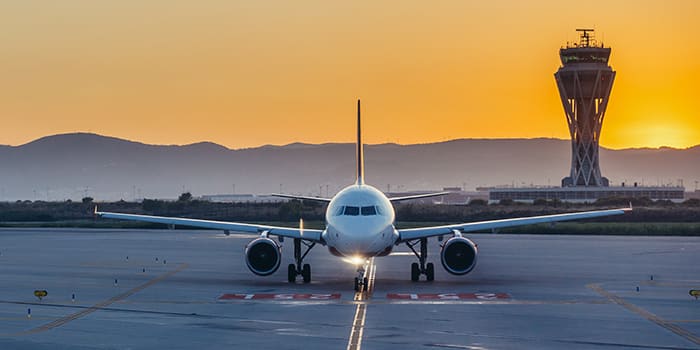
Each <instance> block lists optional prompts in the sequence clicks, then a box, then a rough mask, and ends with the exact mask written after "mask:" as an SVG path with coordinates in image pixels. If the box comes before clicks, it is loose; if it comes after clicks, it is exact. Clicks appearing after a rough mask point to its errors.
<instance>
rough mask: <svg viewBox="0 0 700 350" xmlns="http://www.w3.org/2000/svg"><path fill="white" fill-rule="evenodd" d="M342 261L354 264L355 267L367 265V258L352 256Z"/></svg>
mask: <svg viewBox="0 0 700 350" xmlns="http://www.w3.org/2000/svg"><path fill="white" fill-rule="evenodd" d="M342 260H343V261H345V262H346V263H348V264H353V265H364V264H366V263H367V258H365V257H362V256H352V257H349V258H343V259H342Z"/></svg>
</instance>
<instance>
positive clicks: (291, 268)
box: [287, 264, 297, 283]
mask: <svg viewBox="0 0 700 350" xmlns="http://www.w3.org/2000/svg"><path fill="white" fill-rule="evenodd" d="M287 281H289V283H294V282H296V281H297V267H296V266H295V265H294V264H289V265H288V266H287Z"/></svg>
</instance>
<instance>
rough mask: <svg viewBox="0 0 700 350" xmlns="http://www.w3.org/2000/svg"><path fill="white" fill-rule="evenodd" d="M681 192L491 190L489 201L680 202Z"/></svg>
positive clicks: (655, 189)
mask: <svg viewBox="0 0 700 350" xmlns="http://www.w3.org/2000/svg"><path fill="white" fill-rule="evenodd" d="M684 195H685V188H683V187H676V186H668V187H623V186H615V187H610V186H607V187H603V186H599V187H544V188H526V187H523V188H518V187H516V188H494V189H491V190H490V191H489V201H496V202H497V201H501V200H504V199H511V200H514V201H518V202H534V201H535V200H538V199H544V200H560V201H562V202H578V203H585V202H589V203H590V202H595V201H596V200H597V199H599V198H610V197H618V198H649V199H651V200H670V201H673V202H682V201H683V200H684Z"/></svg>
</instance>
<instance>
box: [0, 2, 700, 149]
mask: <svg viewBox="0 0 700 350" xmlns="http://www.w3.org/2000/svg"><path fill="white" fill-rule="evenodd" d="M586 4H587V5H586V6H587V7H586V8H581V7H580V4H577V3H562V2H556V1H543V0H539V1H528V2H521V1H515V0H500V1H491V2H487V3H484V2H470V1H444V2H439V3H425V2H419V1H404V2H401V3H400V6H398V5H396V3H394V2H387V1H355V2H348V3H342V2H340V3H337V2H325V1H302V2H283V1H269V2H240V1H228V2H227V1H213V0H212V1H201V2H188V1H165V0H153V1H148V2H135V1H123V2H117V1H92V0H66V1H60V2H44V1H36V0H24V1H7V2H3V3H2V4H0V23H2V24H1V25H0V28H2V30H0V47H2V54H0V76H2V79H0V118H2V119H0V120H2V132H0V144H9V145H19V144H23V143H26V142H29V141H32V140H34V139H37V138H40V137H43V136H46V135H52V134H57V133H67V132H94V133H98V134H103V135H110V136H115V137H120V138H125V139H130V140H136V141H140V142H145V143H153V144H188V143H193V142H200V141H212V142H216V143H219V144H222V145H224V146H227V147H230V148H246V147H255V146H260V145H264V144H278V145H280V144H288V143H293V142H307V143H324V142H352V141H354V115H355V110H354V108H355V100H356V99H357V98H361V99H362V102H363V103H362V104H363V117H364V126H365V127H364V133H365V137H364V139H365V141H366V142H367V143H384V142H395V143H400V144H410V143H426V142H435V141H444V140H448V139H456V138H514V137H517V138H535V137H556V138H563V139H567V138H569V134H568V129H567V126H566V122H565V117H564V112H563V109H562V106H561V102H560V101H559V94H558V92H557V88H556V84H555V82H554V77H553V74H554V72H555V71H556V70H557V69H558V68H559V66H560V63H559V57H558V49H559V47H560V46H561V45H563V44H565V43H566V42H567V41H575V40H576V39H577V37H576V33H575V31H574V29H575V28H577V27H581V26H583V27H588V26H593V27H595V28H596V29H597V31H596V34H597V38H598V39H599V40H602V41H604V42H605V44H606V46H611V47H612V55H611V60H610V64H611V66H612V67H613V69H614V70H616V71H617V76H616V80H615V84H614V86H613V91H612V97H611V101H610V104H609V106H608V110H607V113H606V117H605V122H604V124H603V131H602V136H601V145H602V146H605V147H608V148H614V149H618V148H628V147H659V146H671V147H676V148H685V147H690V146H694V145H698V144H700V116H699V115H698V112H697V107H696V104H697V102H696V101H697V96H696V92H695V91H696V90H697V87H696V86H697V82H698V81H700V65H698V64H697V58H698V57H700V44H699V43H698V40H697V38H698V37H700V26H698V25H697V14H698V13H700V1H693V0H675V1H673V0H672V1H665V2H659V1H651V0H646V1H637V2H634V3H630V2H628V1H620V0H616V1H602V0H592V1H589V2H587V3H586Z"/></svg>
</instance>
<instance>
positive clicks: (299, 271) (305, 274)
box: [287, 238, 316, 283]
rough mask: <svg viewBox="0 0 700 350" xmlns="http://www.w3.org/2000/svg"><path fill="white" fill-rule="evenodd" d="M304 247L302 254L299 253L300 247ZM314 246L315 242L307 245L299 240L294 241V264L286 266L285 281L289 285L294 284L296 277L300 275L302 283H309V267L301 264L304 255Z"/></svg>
mask: <svg viewBox="0 0 700 350" xmlns="http://www.w3.org/2000/svg"><path fill="white" fill-rule="evenodd" d="M302 244H304V245H305V246H306V250H305V251H304V254H302V253H301V245H302ZM315 245H316V242H311V243H308V242H306V241H304V240H302V239H301V238H295V239H294V262H295V263H294V264H289V265H288V266H287V280H288V281H289V283H294V282H296V280H297V276H299V275H301V277H302V278H303V280H304V283H309V282H311V265H309V264H303V262H304V258H305V257H306V254H309V251H310V250H311V248H313V247H314V246H315Z"/></svg>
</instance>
